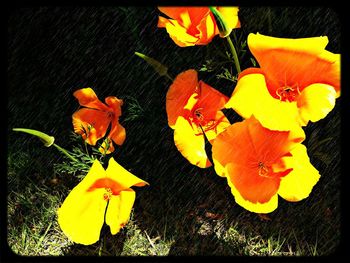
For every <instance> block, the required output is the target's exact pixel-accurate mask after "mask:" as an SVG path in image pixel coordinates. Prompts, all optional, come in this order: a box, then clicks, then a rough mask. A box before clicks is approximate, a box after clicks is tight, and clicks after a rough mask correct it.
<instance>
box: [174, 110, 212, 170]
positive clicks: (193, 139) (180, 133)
mask: <svg viewBox="0 0 350 263" xmlns="http://www.w3.org/2000/svg"><path fill="white" fill-rule="evenodd" d="M198 132H199V131H195V130H193V128H192V126H191V125H190V124H189V123H188V121H187V120H186V119H184V118H183V117H179V118H178V119H177V121H176V124H175V126H174V141H175V145H176V147H177V149H178V150H179V152H180V153H181V154H182V155H183V156H184V157H185V158H186V159H187V160H188V161H189V162H190V163H191V164H193V165H196V166H198V167H200V168H206V167H209V166H211V163H210V161H209V159H208V157H207V154H206V151H205V140H204V136H203V135H202V134H200V135H196V134H198Z"/></svg>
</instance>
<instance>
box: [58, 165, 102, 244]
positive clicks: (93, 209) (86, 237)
mask: <svg viewBox="0 0 350 263" xmlns="http://www.w3.org/2000/svg"><path fill="white" fill-rule="evenodd" d="M104 176H105V170H104V169H103V167H102V165H101V164H100V163H99V162H98V161H97V160H96V161H95V162H94V163H93V165H92V167H91V169H90V171H89V173H88V174H87V175H86V176H85V178H84V179H83V180H82V181H81V182H80V183H79V184H78V185H77V186H76V187H74V188H73V190H72V191H71V192H70V193H69V194H68V196H67V198H66V199H65V200H64V202H63V204H62V206H61V207H60V208H59V209H58V211H57V214H58V224H59V225H60V227H61V229H62V231H63V232H64V234H65V235H66V236H67V237H68V238H69V239H71V240H72V241H74V242H76V243H80V244H84V245H90V244H93V243H95V242H96V241H98V240H99V237H100V231H101V228H102V225H103V223H104V214H105V209H106V205H107V202H106V201H105V200H104V199H103V193H104V189H95V190H94V191H88V189H89V187H90V186H91V185H92V184H93V182H94V181H95V180H98V179H100V178H103V177H104Z"/></svg>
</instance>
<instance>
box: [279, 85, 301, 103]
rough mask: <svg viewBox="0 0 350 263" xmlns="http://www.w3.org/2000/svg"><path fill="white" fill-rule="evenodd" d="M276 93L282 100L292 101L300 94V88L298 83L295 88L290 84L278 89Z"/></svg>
mask: <svg viewBox="0 0 350 263" xmlns="http://www.w3.org/2000/svg"><path fill="white" fill-rule="evenodd" d="M276 94H277V96H278V97H279V99H280V100H281V101H288V102H292V101H295V98H296V97H297V96H298V95H299V94H300V90H299V87H298V84H297V85H296V87H294V88H293V87H289V86H285V87H280V88H278V89H277V90H276Z"/></svg>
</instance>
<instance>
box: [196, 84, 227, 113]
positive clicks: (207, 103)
mask: <svg viewBox="0 0 350 263" xmlns="http://www.w3.org/2000/svg"><path fill="white" fill-rule="evenodd" d="M198 85H199V99H198V103H197V105H196V106H197V107H199V108H202V114H203V115H204V116H205V118H206V119H214V118H215V116H216V113H217V111H219V110H221V109H223V108H224V107H225V104H226V102H227V101H228V97H227V96H225V95H224V94H222V93H221V92H219V91H218V90H216V89H214V88H212V87H211V86H210V85H208V84H206V83H205V82H203V81H199V83H198Z"/></svg>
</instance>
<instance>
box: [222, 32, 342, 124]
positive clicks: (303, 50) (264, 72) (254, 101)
mask: <svg viewBox="0 0 350 263" xmlns="http://www.w3.org/2000/svg"><path fill="white" fill-rule="evenodd" d="M327 43H328V38H327V37H325V36H324V37H313V38H300V39H286V38H275V37H269V36H264V35H261V34H252V33H251V34H249V36H248V46H249V49H250V51H251V52H252V54H253V55H254V57H255V58H256V59H257V61H258V63H259V65H260V68H249V69H246V70H244V71H243V72H242V73H241V74H240V75H239V78H238V82H237V86H236V87H235V90H234V91H233V93H232V95H231V98H230V100H229V102H228V103H227V105H226V107H227V108H233V109H234V110H235V111H236V112H237V113H239V114H240V115H241V116H242V117H244V118H248V117H250V116H251V115H252V114H253V115H254V116H255V117H256V118H257V119H258V120H259V121H260V122H261V124H262V125H263V126H265V127H267V128H270V129H273V130H290V129H293V128H294V127H295V126H296V125H301V126H305V125H307V124H308V122H309V121H312V122H316V121H318V120H320V119H322V118H324V117H325V116H326V115H327V114H328V113H329V112H330V111H331V110H332V109H333V107H334V105H335V100H336V98H338V97H339V96H340V55H339V54H333V53H331V52H329V51H327V50H325V47H326V45H327Z"/></svg>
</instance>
